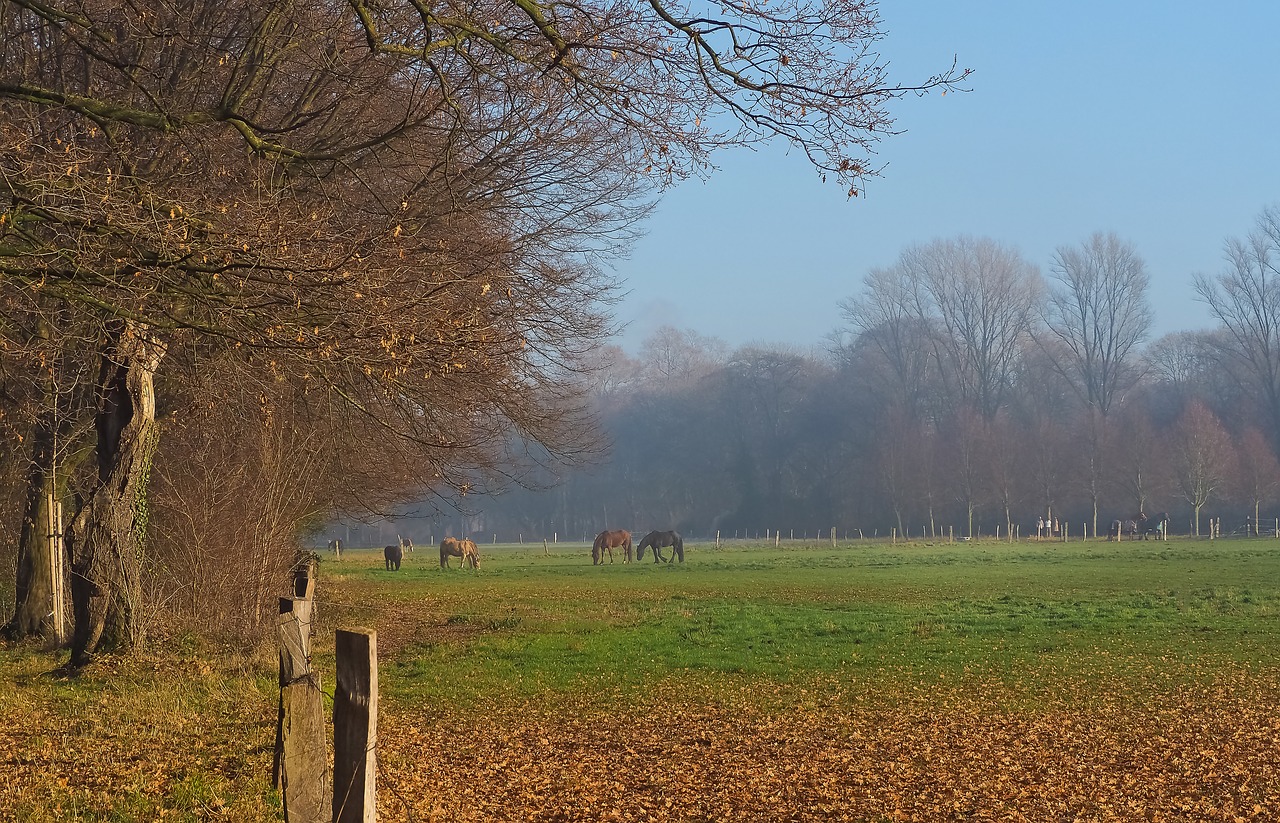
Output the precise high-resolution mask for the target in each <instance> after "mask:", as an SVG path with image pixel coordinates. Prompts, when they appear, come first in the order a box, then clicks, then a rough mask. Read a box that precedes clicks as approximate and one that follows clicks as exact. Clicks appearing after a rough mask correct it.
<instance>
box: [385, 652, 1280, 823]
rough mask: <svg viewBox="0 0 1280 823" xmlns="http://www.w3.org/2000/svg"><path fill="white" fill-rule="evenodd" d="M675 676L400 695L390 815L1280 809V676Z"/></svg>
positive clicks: (768, 817)
mask: <svg viewBox="0 0 1280 823" xmlns="http://www.w3.org/2000/svg"><path fill="white" fill-rule="evenodd" d="M666 692H667V693H665V694H661V695H654V696H650V697H649V698H647V699H646V700H645V701H644V702H643V703H630V704H624V703H623V702H620V698H618V697H617V696H614V698H613V700H610V701H599V702H590V703H589V702H587V701H582V702H580V703H578V704H577V705H570V706H560V707H557V708H556V709H555V710H550V709H547V708H539V707H538V706H537V705H521V706H518V707H511V708H507V709H503V710H495V711H492V712H477V713H475V714H472V715H470V716H461V715H459V714H457V713H453V712H445V713H438V712H432V711H424V710H410V711H390V710H388V711H386V712H384V717H383V720H382V726H381V743H380V747H379V754H380V758H381V762H382V769H383V774H382V784H381V790H380V793H379V808H380V813H381V815H382V819H385V820H406V819H408V820H419V821H425V820H431V821H489V820H546V821H597V820H617V821H819V820H849V821H869V820H916V821H933V820H991V821H994V820H1027V821H1061V820H1082V821H1133V820H1149V821H1160V820H1167V821H1210V820H1214V821H1217V820H1221V821H1235V820H1275V819H1280V719H1277V717H1276V715H1275V712H1274V706H1275V699H1274V698H1275V695H1276V683H1275V681H1274V679H1266V680H1265V682H1261V683H1260V682H1258V680H1257V679H1256V678H1255V677H1250V678H1247V679H1244V680H1240V681H1237V682H1234V683H1231V684H1229V685H1222V684H1218V685H1213V686H1199V687H1183V688H1181V689H1179V690H1176V691H1174V692H1171V693H1166V694H1161V695H1152V696H1149V697H1147V698H1139V699H1138V700H1137V701H1136V702H1135V699H1134V695H1131V694H1130V695H1123V696H1120V695H1117V696H1115V698H1114V699H1108V698H1107V697H1102V698H1100V699H1098V700H1096V701H1093V702H1092V703H1091V704H1090V705H1088V706H1087V707H1081V706H1071V705H1068V704H1065V703H1063V704H1059V705H1048V706H1039V707H1035V708H1024V709H1011V708H995V707H994V704H992V703H991V702H990V701H989V697H990V692H983V691H976V692H975V691H970V690H965V691H963V692H961V691H955V692H947V693H945V694H943V693H939V692H934V693H931V694H928V695H926V696H924V697H923V698H913V699H912V700H910V701H907V702H903V703H895V704H894V705H892V706H889V705H883V703H884V702H885V701H881V700H875V699H872V700H871V701H870V702H869V703H868V702H867V701H865V700H859V699H850V697H849V696H848V695H840V694H832V695H831V696H830V697H831V699H830V702H829V704H828V705H825V706H818V705H809V706H806V707H803V708H799V707H793V708H792V709H791V710H785V711H778V710H777V709H776V707H775V708H773V709H763V708H759V707H758V702H757V701H754V700H752V699H751V698H750V697H748V696H744V697H742V698H741V699H731V700H712V701H709V702H708V701H702V700H697V699H694V700H691V699H690V698H689V697H687V696H684V695H682V694H681V693H679V690H678V689H677V688H675V687H674V686H672V687H670V688H668V689H666ZM877 703H881V704H882V705H880V706H878V707H877V706H876V705H875V704H877Z"/></svg>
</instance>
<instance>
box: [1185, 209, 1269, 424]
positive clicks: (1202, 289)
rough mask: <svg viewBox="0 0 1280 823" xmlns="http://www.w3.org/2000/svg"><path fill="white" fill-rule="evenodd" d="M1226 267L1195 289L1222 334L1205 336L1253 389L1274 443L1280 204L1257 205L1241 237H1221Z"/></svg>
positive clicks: (1198, 278) (1198, 277)
mask: <svg viewBox="0 0 1280 823" xmlns="http://www.w3.org/2000/svg"><path fill="white" fill-rule="evenodd" d="M1226 256H1227V262H1228V266H1227V268H1226V269H1225V270H1224V271H1223V272H1222V273H1220V274H1218V275H1216V276H1209V275H1204V274H1197V275H1196V277H1195V288H1196V292H1197V294H1199V295H1200V299H1201V300H1203V301H1204V302H1205V303H1206V304H1208V306H1209V311H1210V313H1211V314H1212V315H1213V316H1214V317H1215V318H1217V320H1218V322H1219V323H1221V324H1222V328H1223V330H1224V331H1225V334H1224V335H1222V336H1221V337H1216V338H1210V341H1211V342H1212V344H1213V345H1215V347H1216V349H1217V351H1218V352H1219V355H1220V358H1221V359H1220V365H1222V366H1224V367H1226V368H1227V369H1228V370H1229V371H1230V372H1231V373H1232V374H1234V375H1235V376H1236V378H1237V379H1238V380H1239V382H1240V384H1241V386H1243V387H1245V388H1246V389H1247V390H1248V391H1250V392H1251V393H1253V394H1255V395H1256V397H1257V398H1258V401H1259V403H1260V405H1261V407H1262V408H1263V409H1264V410H1265V414H1266V415H1267V418H1268V424H1269V434H1270V436H1271V440H1272V443H1273V444H1274V445H1276V446H1277V447H1280V207H1272V208H1268V209H1265V210H1263V212H1262V214H1260V215H1259V216H1258V220H1257V226H1256V228H1255V230H1254V232H1253V233H1251V234H1250V235H1249V236H1248V237H1247V238H1246V239H1243V240H1240V239H1232V240H1229V241H1228V242H1227V249H1226Z"/></svg>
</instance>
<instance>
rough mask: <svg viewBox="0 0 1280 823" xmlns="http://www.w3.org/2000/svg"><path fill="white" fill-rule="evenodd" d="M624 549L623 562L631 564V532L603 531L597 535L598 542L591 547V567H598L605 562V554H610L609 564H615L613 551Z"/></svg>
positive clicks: (619, 530)
mask: <svg viewBox="0 0 1280 823" xmlns="http://www.w3.org/2000/svg"><path fill="white" fill-rule="evenodd" d="M619 548H620V549H622V562H623V563H630V562H631V532H629V531H627V530H626V529H618V530H616V531H603V532H600V533H599V534H597V535H596V542H595V543H593V544H592V545H591V565H593V566H598V565H600V564H601V563H603V562H604V553H605V552H608V553H609V562H610V563H612V562H613V550H614V549H619Z"/></svg>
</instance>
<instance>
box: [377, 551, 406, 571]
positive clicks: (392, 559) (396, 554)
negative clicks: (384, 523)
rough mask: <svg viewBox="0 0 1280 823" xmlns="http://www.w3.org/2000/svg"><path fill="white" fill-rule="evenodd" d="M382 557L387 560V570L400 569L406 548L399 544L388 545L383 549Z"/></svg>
mask: <svg viewBox="0 0 1280 823" xmlns="http://www.w3.org/2000/svg"><path fill="white" fill-rule="evenodd" d="M382 557H383V559H384V560H386V561H387V571H389V572H398V571H400V561H401V560H404V549H402V548H400V546H399V545H395V546H387V547H386V548H385V549H383V550H382Z"/></svg>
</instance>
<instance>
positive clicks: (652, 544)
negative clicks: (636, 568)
mask: <svg viewBox="0 0 1280 823" xmlns="http://www.w3.org/2000/svg"><path fill="white" fill-rule="evenodd" d="M663 546H670V547H671V549H672V552H671V560H674V559H676V558H677V557H678V558H680V562H681V563H683V562H684V538H682V537H681V536H680V532H649V533H648V534H646V535H645V536H644V537H643V538H642V539H641V540H640V545H639V546H636V561H637V562H638V561H640V560H644V550H645V547H649V548H652V549H653V562H654V563H657V562H658V561H665V562H667V563H670V562H671V560H667V558H665V557H663V556H662V552H661V551H660V549H661V548H662V547H663Z"/></svg>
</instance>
